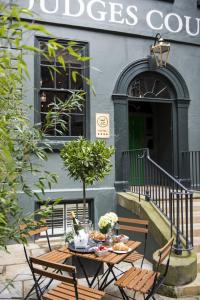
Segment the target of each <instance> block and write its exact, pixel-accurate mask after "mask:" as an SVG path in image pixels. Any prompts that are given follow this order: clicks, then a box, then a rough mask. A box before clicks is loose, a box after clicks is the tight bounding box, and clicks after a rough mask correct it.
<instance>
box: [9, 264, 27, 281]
mask: <svg viewBox="0 0 200 300" xmlns="http://www.w3.org/2000/svg"><path fill="white" fill-rule="evenodd" d="M3 277H4V278H7V279H13V280H15V281H22V280H28V279H30V278H32V275H31V271H30V268H29V266H28V264H18V265H8V266H6V271H5V273H4V276H3Z"/></svg>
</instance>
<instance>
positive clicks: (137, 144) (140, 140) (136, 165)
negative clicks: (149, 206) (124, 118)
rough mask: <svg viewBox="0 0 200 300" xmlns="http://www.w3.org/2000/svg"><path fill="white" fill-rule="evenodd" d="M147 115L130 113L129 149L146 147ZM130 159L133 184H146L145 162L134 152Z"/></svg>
mask: <svg viewBox="0 0 200 300" xmlns="http://www.w3.org/2000/svg"><path fill="white" fill-rule="evenodd" d="M145 146H146V145H145V116H144V115H138V116H136V115H129V150H135V149H141V148H145ZM134 154H136V155H133V156H131V159H130V173H131V174H130V175H131V185H142V184H144V164H143V161H142V160H141V159H138V157H137V153H136V152H134Z"/></svg>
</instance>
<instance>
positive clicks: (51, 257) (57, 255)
mask: <svg viewBox="0 0 200 300" xmlns="http://www.w3.org/2000/svg"><path fill="white" fill-rule="evenodd" d="M70 257H72V255H71V254H70V253H64V252H61V251H58V250H52V251H50V252H48V253H45V254H42V255H40V256H38V258H39V259H41V260H44V261H49V262H55V263H56V262H62V261H65V260H66V259H68V258H70Z"/></svg>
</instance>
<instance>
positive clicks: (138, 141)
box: [112, 59, 190, 183]
mask: <svg viewBox="0 0 200 300" xmlns="http://www.w3.org/2000/svg"><path fill="white" fill-rule="evenodd" d="M112 98H113V101H114V114H115V116H114V120H115V147H116V181H117V182H119V183H120V181H121V180H122V170H123V166H122V165H121V156H122V152H123V151H126V150H128V149H133V148H134V149H137V148H145V147H148V148H149V149H150V154H151V157H152V158H153V159H154V160H155V161H157V162H158V163H159V164H160V165H161V166H162V167H163V168H165V169H166V170H167V171H169V172H170V173H171V174H173V175H176V176H178V170H179V153H180V151H185V150H188V106H189V102H190V99H189V93H188V89H187V86H186V84H185V81H184V79H183V78H182V76H181V75H180V73H179V72H178V71H177V70H176V69H175V68H174V67H172V66H171V65H167V68H165V69H158V70H153V71H152V70H149V65H148V61H147V60H146V59H143V60H140V61H136V62H134V63H133V64H130V65H129V66H128V67H127V68H125V70H124V71H123V72H122V73H121V74H120V76H119V78H118V80H117V83H116V86H115V89H114V92H113V95H112Z"/></svg>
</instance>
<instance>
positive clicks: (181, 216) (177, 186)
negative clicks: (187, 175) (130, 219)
mask: <svg viewBox="0 0 200 300" xmlns="http://www.w3.org/2000/svg"><path fill="white" fill-rule="evenodd" d="M122 163H123V181H124V182H126V183H127V184H126V187H125V188H126V190H128V191H131V192H133V193H136V194H139V200H140V198H141V197H140V196H141V195H143V196H145V198H146V200H148V201H152V202H153V203H154V205H156V207H157V208H158V209H159V210H160V212H161V213H162V214H163V215H164V216H165V217H166V218H167V219H168V221H169V222H170V225H171V234H173V233H174V234H175V235H176V239H175V245H174V251H175V252H176V253H177V254H181V253H182V251H183V250H188V251H189V250H191V249H192V248H193V194H192V192H191V191H190V190H188V189H187V188H186V187H185V186H184V185H183V184H182V183H180V181H178V180H177V179H176V178H174V177H173V176H172V175H170V174H169V173H168V172H167V171H165V170H164V169H163V168H162V167H161V166H159V165H158V164H157V163H156V162H155V161H154V160H152V159H151V158H150V156H149V150H148V149H136V150H128V151H124V152H123V154H122Z"/></svg>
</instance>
